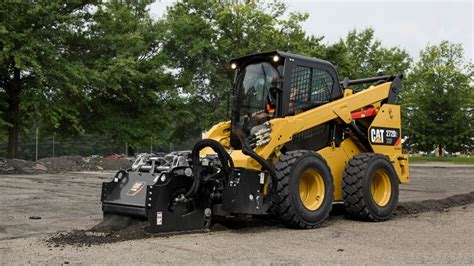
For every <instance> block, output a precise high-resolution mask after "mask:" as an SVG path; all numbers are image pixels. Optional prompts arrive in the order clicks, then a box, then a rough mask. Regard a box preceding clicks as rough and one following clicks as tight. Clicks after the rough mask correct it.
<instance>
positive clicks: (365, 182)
mask: <svg viewBox="0 0 474 266" xmlns="http://www.w3.org/2000/svg"><path fill="white" fill-rule="evenodd" d="M398 193H399V191H398V177H397V174H396V172H395V169H393V166H392V164H391V163H390V161H389V160H388V159H387V158H386V157H385V156H383V155H381V154H376V153H362V154H359V155H356V156H354V158H352V159H351V160H350V161H349V163H348V164H347V165H346V167H345V169H344V176H343V184H342V196H343V199H344V206H345V207H346V210H347V211H348V212H349V214H350V215H351V216H352V217H353V218H355V219H358V220H366V221H374V222H377V221H383V220H386V219H388V218H390V216H391V215H392V214H393V212H394V211H395V208H396V207H397V203H398Z"/></svg>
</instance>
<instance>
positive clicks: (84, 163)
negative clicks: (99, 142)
mask: <svg viewBox="0 0 474 266" xmlns="http://www.w3.org/2000/svg"><path fill="white" fill-rule="evenodd" d="M131 165H132V161H131V160H129V159H125V158H113V159H108V158H102V157H97V156H94V157H82V156H60V157H51V158H43V159H40V160H38V161H36V162H32V161H25V160H20V159H4V158H0V174H45V173H49V174H53V173H63V172H71V171H100V170H119V169H127V168H129V167H130V166H131Z"/></svg>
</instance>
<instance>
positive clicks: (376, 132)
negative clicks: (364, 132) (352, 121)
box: [369, 127, 400, 146]
mask: <svg viewBox="0 0 474 266" xmlns="http://www.w3.org/2000/svg"><path fill="white" fill-rule="evenodd" d="M369 140H370V144H375V145H389V146H398V145H400V129H399V128H387V127H371V128H370V130H369Z"/></svg>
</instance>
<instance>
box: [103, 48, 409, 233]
mask: <svg viewBox="0 0 474 266" xmlns="http://www.w3.org/2000/svg"><path fill="white" fill-rule="evenodd" d="M230 63H231V68H232V69H234V70H235V76H234V82H233V98H232V99H233V100H232V115H231V120H230V121H227V122H222V123H219V124H216V125H215V126H213V127H212V128H211V129H210V130H209V131H208V132H207V134H206V135H205V137H204V138H203V139H202V140H200V141H198V142H197V143H196V144H195V145H194V147H193V149H192V150H191V151H181V152H172V153H170V154H167V155H155V154H146V155H143V156H141V157H139V158H138V159H137V160H136V161H135V163H134V164H133V166H132V168H131V169H128V170H126V171H119V172H117V174H116V175H115V176H114V177H113V179H112V180H111V181H110V182H105V183H104V184H103V187H102V210H103V212H104V215H105V216H107V215H110V214H115V215H116V214H119V215H127V216H134V217H142V218H143V219H147V220H148V221H149V226H148V230H149V231H150V232H176V231H190V230H199V229H204V228H207V227H209V225H210V223H211V219H212V218H213V217H218V216H221V217H231V216H240V215H250V216H251V215H264V214H271V215H274V216H275V217H277V218H279V219H280V220H281V222H282V223H283V224H285V225H287V226H288V227H292V228H314V227H317V226H318V225H319V224H321V223H322V222H323V221H324V220H325V219H326V218H327V217H328V215H329V212H330V211H331V208H332V205H333V203H335V202H343V203H344V206H345V207H346V209H347V212H348V213H349V214H350V215H352V216H353V217H354V218H356V219H360V220H368V221H382V220H385V219H388V218H389V217H390V216H391V215H392V213H393V211H394V210H395V208H396V205H397V201H398V191H399V190H398V186H399V184H400V183H406V182H408V159H407V156H406V155H404V154H403V153H402V144H401V128H400V106H399V105H397V104H396V103H395V101H396V98H397V95H398V93H399V91H400V88H401V82H402V75H387V76H379V77H372V78H365V79H359V80H348V79H347V78H346V79H345V80H344V81H343V82H340V81H339V79H338V75H337V72H336V69H335V68H334V66H333V65H332V64H331V63H329V62H327V61H324V60H319V59H315V58H310V57H305V56H300V55H294V54H289V53H285V52H280V51H275V52H267V53H259V54H254V55H249V56H245V57H241V58H237V59H235V60H232V61H231V62H230ZM362 84H367V85H366V86H367V88H366V89H365V90H361V91H359V92H357V93H354V92H353V90H352V89H351V86H355V85H359V86H361V85H362Z"/></svg>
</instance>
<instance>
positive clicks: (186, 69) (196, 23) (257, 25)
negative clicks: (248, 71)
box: [161, 0, 322, 138]
mask: <svg viewBox="0 0 474 266" xmlns="http://www.w3.org/2000/svg"><path fill="white" fill-rule="evenodd" d="M286 8H287V7H286V4H284V3H283V2H281V1H275V2H272V3H268V4H267V3H264V2H262V3H261V2H259V1H248V2H247V3H240V2H239V3H227V4H223V3H222V1H197V0H191V1H182V2H181V1H180V2H177V3H176V4H175V5H174V6H172V7H170V8H168V10H167V13H166V16H165V18H164V20H163V21H162V22H161V23H162V24H163V27H164V28H166V29H167V30H166V32H165V37H164V40H165V41H164V46H163V49H164V50H163V51H164V52H165V53H167V54H168V55H169V58H170V63H169V66H170V68H173V69H176V72H177V73H176V74H175V77H176V80H177V86H178V89H179V90H180V91H182V92H183V93H184V94H186V97H185V104H186V106H182V108H183V109H190V110H192V111H191V112H189V113H188V115H189V118H188V119H189V120H190V121H196V122H198V123H194V124H191V126H190V127H189V126H184V128H185V130H181V129H184V128H183V126H178V127H176V128H175V129H176V130H179V131H175V132H174V133H173V137H174V138H180V137H181V138H183V137H184V138H186V137H187V136H186V134H184V135H183V132H185V133H187V134H190V135H196V134H199V132H201V131H202V130H205V129H208V128H209V127H210V126H211V125H212V124H214V123H215V122H217V121H219V120H224V119H226V113H227V110H226V108H227V106H228V100H229V94H230V92H231V85H232V83H231V82H232V77H233V76H232V75H233V72H232V71H231V69H230V67H229V61H230V60H231V59H232V58H235V57H239V56H243V55H247V54H253V53H257V52H261V51H270V50H284V51H289V52H295V53H306V54H316V52H315V50H317V49H318V48H319V47H322V46H321V45H320V44H319V42H320V39H319V38H315V37H312V36H307V34H306V33H305V32H304V30H303V29H302V26H301V23H302V22H303V21H305V20H306V19H307V17H308V15H307V14H299V13H291V14H289V16H288V18H284V14H285V12H286Z"/></svg>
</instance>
